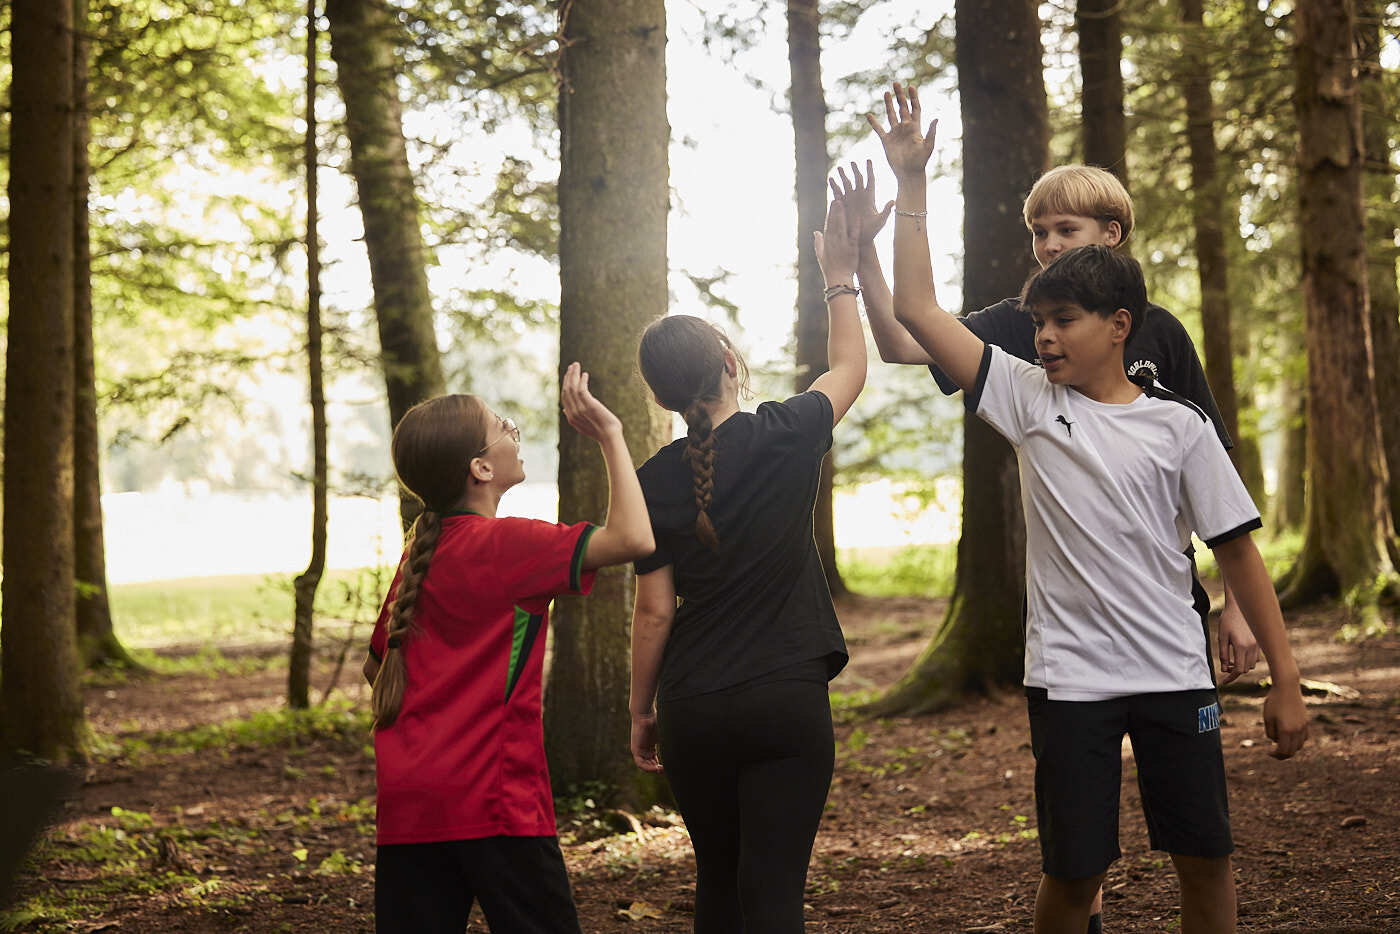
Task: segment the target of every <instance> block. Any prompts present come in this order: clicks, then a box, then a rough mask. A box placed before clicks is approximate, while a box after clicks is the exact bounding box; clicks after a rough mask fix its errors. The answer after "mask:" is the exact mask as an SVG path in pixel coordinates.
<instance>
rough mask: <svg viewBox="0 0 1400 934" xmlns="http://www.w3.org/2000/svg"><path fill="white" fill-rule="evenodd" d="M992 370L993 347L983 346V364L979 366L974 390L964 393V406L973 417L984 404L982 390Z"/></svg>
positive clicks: (973, 385) (973, 386)
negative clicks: (988, 373)
mask: <svg viewBox="0 0 1400 934" xmlns="http://www.w3.org/2000/svg"><path fill="white" fill-rule="evenodd" d="M991 368H992V345H991V344H983V345H982V362H981V363H979V364H978V365H977V380H976V382H974V383H973V384H972V388H971V389H969V390H968V391H967V392H965V393H963V406H964V407H966V408H967V410H968V411H969V412H971V413H972V414H973V415H976V414H977V406H979V405H980V404H981V403H982V389H983V387H985V386H986V385H987V372H988V371H989V370H991Z"/></svg>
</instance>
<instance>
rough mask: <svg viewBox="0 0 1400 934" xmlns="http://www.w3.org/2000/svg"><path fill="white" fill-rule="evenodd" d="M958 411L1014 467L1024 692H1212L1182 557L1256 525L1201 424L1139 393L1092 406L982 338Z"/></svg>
mask: <svg viewBox="0 0 1400 934" xmlns="http://www.w3.org/2000/svg"><path fill="white" fill-rule="evenodd" d="M966 404H967V406H968V408H969V409H972V410H974V411H975V412H976V413H977V415H978V416H980V417H981V418H982V419H983V420H984V421H986V422H987V423H988V424H990V425H991V426H992V427H993V428H995V429H996V430H997V431H998V432H1000V433H1001V434H1002V435H1003V436H1004V437H1005V438H1006V439H1007V440H1008V441H1010V442H1011V444H1012V445H1014V446H1015V448H1016V454H1017V458H1018V460H1019V462H1020V472H1021V502H1022V505H1023V507H1024V509H1025V514H1026V603H1027V619H1026V678H1025V683H1026V685H1027V686H1029V687H1039V688H1045V689H1046V690H1047V691H1048V692H1049V696H1050V699H1051V700H1070V701H1089V700H1105V699H1108V698H1112V697H1122V696H1126V695H1130V694H1149V693H1155V692H1163V691H1185V690H1192V689H1197V688H1210V687H1212V686H1213V685H1214V683H1215V682H1214V680H1213V679H1212V677H1211V671H1210V661H1209V655H1208V649H1207V645H1206V639H1207V635H1206V633H1205V632H1204V631H1203V629H1202V627H1201V618H1200V616H1199V615H1197V613H1196V610H1195V608H1194V607H1193V605H1192V600H1191V560H1190V559H1189V558H1188V557H1187V556H1186V555H1185V551H1186V548H1187V547H1188V545H1190V542H1191V533H1192V532H1195V533H1196V535H1198V536H1199V537H1200V538H1201V540H1202V541H1204V542H1205V543H1206V545H1207V546H1209V547H1212V548H1213V547H1215V546H1216V545H1218V544H1220V543H1221V542H1225V541H1229V540H1230V539H1232V538H1235V537H1237V536H1239V535H1242V534H1244V533H1246V532H1249V531H1251V530H1253V529H1256V528H1259V526H1260V521H1259V511H1258V510H1257V509H1256V508H1255V506H1254V503H1253V501H1252V500H1251V499H1250V497H1249V493H1248V492H1247V491H1246V490H1245V487H1244V483H1243V482H1242V481H1241V480H1240V478H1239V475H1238V474H1237V473H1236V472H1235V469H1234V467H1233V465H1231V463H1230V458H1229V456H1228V455H1227V454H1226V453H1225V448H1224V447H1222V446H1221V444H1220V441H1219V439H1218V438H1217V437H1216V435H1215V431H1214V429H1213V428H1212V427H1211V425H1210V422H1209V421H1207V420H1206V419H1205V418H1204V417H1203V416H1202V415H1201V414H1200V412H1199V410H1197V409H1196V408H1195V407H1194V406H1191V405H1189V404H1184V403H1182V402H1179V401H1175V400H1172V399H1165V398H1155V397H1153V396H1149V395H1147V394H1143V395H1140V396H1138V397H1137V398H1136V399H1134V400H1133V401H1132V402H1130V403H1127V404H1124V405H1110V404H1106V403H1103V402H1096V401H1094V400H1093V399H1090V398H1089V397H1088V396H1085V395H1083V394H1081V393H1080V392H1078V391H1077V390H1075V389H1072V388H1070V387H1067V386H1057V385H1055V384H1053V383H1051V382H1050V381H1049V379H1047V378H1046V375H1045V371H1044V370H1042V369H1040V368H1039V367H1036V366H1033V365H1031V364H1029V363H1026V362H1025V361H1023V360H1018V359H1016V358H1015V357H1012V356H1010V355H1008V354H1007V353H1006V352H1004V351H1002V350H1001V349H1000V348H998V347H995V346H993V345H990V344H989V345H987V350H986V353H985V355H984V356H983V358H982V366H981V369H980V371H979V372H978V379H977V385H976V387H974V390H973V392H971V393H969V394H968V397H967V400H966Z"/></svg>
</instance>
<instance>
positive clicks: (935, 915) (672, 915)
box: [0, 598, 1400, 934]
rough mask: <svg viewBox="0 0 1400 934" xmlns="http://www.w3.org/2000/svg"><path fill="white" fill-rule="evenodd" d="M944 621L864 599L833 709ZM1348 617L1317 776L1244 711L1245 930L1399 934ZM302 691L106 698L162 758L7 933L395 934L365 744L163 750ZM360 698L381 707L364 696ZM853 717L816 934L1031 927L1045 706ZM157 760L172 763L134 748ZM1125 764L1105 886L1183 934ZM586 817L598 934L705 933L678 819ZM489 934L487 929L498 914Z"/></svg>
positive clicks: (1399, 777) (1397, 736) (100, 798)
mask: <svg viewBox="0 0 1400 934" xmlns="http://www.w3.org/2000/svg"><path fill="white" fill-rule="evenodd" d="M942 611H943V604H942V603H941V602H940V601H926V600H916V599H907V598H891V599H866V598H857V599H853V600H850V601H847V602H846V603H845V604H844V605H843V606H842V607H841V618H842V621H843V625H844V627H845V629H846V632H847V636H848V639H849V641H850V645H851V655H852V662H851V665H850V668H849V669H848V671H846V672H845V673H843V674H842V676H841V677H840V678H839V679H838V680H837V682H836V683H835V685H834V689H835V690H837V691H855V690H862V689H872V688H875V689H878V688H879V687H882V686H884V685H887V684H889V683H891V682H892V681H893V680H894V679H895V678H897V677H898V676H899V675H900V674H901V673H902V672H903V671H904V670H905V669H906V668H907V667H908V665H909V663H910V662H911V661H912V660H913V658H914V657H915V655H916V654H917V653H918V651H919V650H920V649H921V648H922V647H923V645H924V644H925V642H926V640H927V638H928V635H929V633H930V632H931V631H932V629H933V628H934V626H935V625H936V623H937V621H938V620H939V619H940V618H941V614H942ZM1340 622H1341V617H1340V615H1339V612H1338V611H1334V610H1329V611H1326V612H1323V611H1313V612H1300V613H1294V614H1290V617H1289V624H1290V627H1291V631H1292V634H1293V639H1294V645H1295V650H1296V651H1297V654H1298V656H1299V662H1300V664H1301V666H1302V669H1303V672H1304V676H1305V677H1307V678H1310V679H1314V680H1317V681H1326V682H1332V683H1335V684H1337V685H1341V686H1343V687H1344V688H1349V689H1351V692H1343V693H1341V694H1339V693H1336V692H1332V693H1325V694H1317V695H1313V696H1309V698H1308V703H1309V708H1310V711H1311V714H1312V718H1313V719H1312V727H1311V734H1310V738H1309V742H1308V745H1307V748H1306V749H1305V750H1304V751H1303V753H1301V754H1300V755H1299V756H1298V757H1296V758H1295V759H1293V760H1290V761H1287V762H1278V761H1275V760H1273V759H1271V758H1270V757H1269V756H1268V755H1267V752H1266V750H1267V747H1268V743H1267V742H1266V740H1265V739H1264V736H1263V730H1262V725H1261V720H1260V707H1261V703H1262V694H1260V693H1259V692H1258V691H1257V690H1249V689H1245V690H1232V691H1229V692H1227V693H1226V694H1225V695H1224V697H1223V706H1224V720H1223V724H1222V731H1223V740H1224V745H1225V757H1226V767H1227V769H1228V773H1229V779H1230V792H1231V813H1232V819H1233V823H1234V831H1235V839H1236V841H1237V845H1238V849H1237V852H1236V855H1235V863H1234V866H1235V872H1236V877H1237V880H1238V887H1239V903H1240V928H1241V929H1242V930H1245V931H1310V932H1326V931H1337V932H1343V931H1345V932H1382V931H1400V637H1397V636H1396V635H1394V634H1393V633H1392V634H1391V635H1389V636H1387V637H1384V638H1379V639H1372V640H1369V641H1366V642H1359V643H1344V642H1341V641H1338V640H1337V639H1335V638H1334V637H1333V633H1334V632H1335V631H1336V629H1337V627H1338V625H1339V624H1340ZM1261 669H1262V666H1261ZM1261 673H1262V671H1259V670H1257V671H1256V672H1255V677H1257V676H1258V675H1259V674H1261ZM353 674H354V673H353V672H350V671H347V672H346V674H345V675H343V676H342V678H341V681H342V683H345V682H349V681H351V676H352V675H353ZM325 677H327V672H326V671H325V670H322V671H320V672H318V680H317V683H318V684H322V683H324V680H323V679H324V678H325ZM284 681H285V671H284V670H282V669H280V668H277V667H275V666H267V667H265V668H264V669H263V670H260V671H256V672H254V673H252V674H242V675H237V676H232V675H223V676H218V677H208V676H189V677H178V678H159V679H153V680H152V679H148V680H132V681H130V682H129V683H125V684H122V683H109V684H106V685H95V686H93V687H92V688H90V690H89V694H88V698H87V700H88V711H89V716H90V718H91V721H92V724H93V726H94V728H95V730H96V731H97V732H98V734H99V735H101V736H105V737H108V738H112V739H120V740H122V741H124V742H125V743H126V746H125V747H123V748H127V749H131V748H136V749H138V751H137V752H132V753H129V754H123V755H119V756H116V757H114V758H110V759H108V760H105V761H101V762H99V764H97V765H96V766H95V767H94V768H93V769H92V772H91V775H90V778H89V781H88V782H87V783H86V785H85V786H84V788H83V789H82V791H81V794H80V796H79V797H78V798H77V799H76V800H74V801H72V802H71V803H70V805H69V807H68V808H67V810H66V812H65V814H64V817H63V819H62V821H61V823H60V824H59V825H58V826H57V827H55V828H54V829H53V831H52V832H51V833H50V834H49V837H48V840H47V842H46V843H45V844H44V846H43V848H42V849H41V850H40V853H39V856H38V857H37V858H36V860H35V861H34V862H33V865H32V866H31V868H30V870H29V871H28V872H27V873H26V875H25V877H24V878H23V880H22V883H21V899H22V900H21V903H20V904H19V905H18V906H16V907H17V908H25V906H26V905H27V906H28V908H27V909H26V910H30V911H35V910H36V905H39V906H40V907H38V908H37V911H38V913H39V914H41V915H44V916H43V917H32V916H31V917H30V920H27V921H26V920H24V918H25V917H26V915H24V914H23V913H22V912H13V911H12V913H11V914H10V915H9V916H8V920H6V916H5V915H0V930H16V931H79V932H84V934H93V932H100V931H108V932H114V934H122V932H143V934H144V932H151V934H166V932H224V931H229V932H232V931H249V932H280V931H288V932H357V931H365V932H368V931H372V930H373V912H372V904H373V901H372V899H373V886H374V882H373V861H374V839H373V823H374V809H373V793H374V772H373V764H372V761H371V759H370V758H369V756H368V755H367V754H366V740H367V737H366V735H365V733H364V732H363V731H362V730H359V729H341V728H336V727H334V726H332V727H329V728H323V729H320V730H312V731H308V733H307V734H306V735H305V736H300V737H297V736H292V737H290V738H287V737H284V738H283V739H281V740H278V741H275V742H274V741H265V740H264V741H258V740H256V739H249V738H248V737H247V736H246V735H245V734H242V733H230V734H229V735H227V736H224V735H223V734H217V735H216V738H215V740H214V741H213V742H212V744H210V743H208V742H206V744H205V746H204V747H203V748H201V749H199V750H197V751H192V752H179V751H170V747H169V745H168V744H169V742H170V737H171V736H177V735H191V736H197V735H199V734H198V733H197V732H196V733H188V734H186V733H180V732H176V733H165V734H161V733H159V732H158V731H190V730H197V729H198V728H200V727H201V726H202V725H205V724H214V723H218V722H220V721H226V720H228V719H229V718H233V717H247V716H249V715H252V714H254V713H256V712H257V711H262V710H273V709H275V708H277V707H279V706H280V705H281V697H282V694H283V690H284ZM351 696H352V698H353V699H354V700H355V702H356V703H361V704H362V703H363V700H364V697H363V695H362V694H361V692H360V688H359V686H358V685H354V686H352V691H351ZM838 718H839V720H838V726H837V733H836V735H837V743H838V748H837V760H836V762H837V764H836V776H835V779H834V781H833V784H832V789H831V794H830V798H829V803H828V811H827V814H826V818H825V821H824V824H823V827H822V831H821V833H820V834H819V836H818V838H817V841H816V846H815V850H814V853H813V857H812V868H811V872H810V875H809V879H808V890H807V896H808V897H807V905H808V911H807V928H808V930H811V931H822V932H833V934H834V932H861V934H871V932H896V931H897V932H944V931H948V932H955V931H956V932H970V931H997V932H1017V931H1029V930H1030V927H1031V925H1030V917H1031V907H1032V904H1033V901H1034V895H1035V886H1036V882H1037V880H1038V875H1039V851H1038V844H1037V842H1036V839H1035V832H1034V830H1035V817H1034V815H1035V810H1034V799H1033V790H1032V789H1033V785H1032V778H1033V762H1032V759H1031V753H1030V746H1029V737H1028V733H1027V726H1026V715H1025V705H1024V699H1023V698H1022V697H1020V696H1019V695H1017V694H1016V693H1014V692H1012V693H1008V694H1007V695H1005V696H1002V697H996V698H991V699H975V700H970V701H968V702H967V703H965V704H963V705H961V706H959V707H956V708H955V709H951V710H948V711H945V712H943V713H940V714H937V715H934V716H926V717H917V718H893V719H888V720H870V719H862V718H860V717H858V716H856V715H854V714H852V713H850V712H848V711H843V712H841V713H839V714H838ZM342 719H343V718H342ZM140 740H145V741H147V742H149V744H150V745H151V749H152V751H151V752H150V753H149V754H143V753H141V752H140V751H139V749H140V746H139V744H137V745H135V746H133V743H134V742H135V741H140ZM162 750H164V751H162ZM1124 758H1125V762H1124V782H1123V789H1122V797H1123V807H1122V814H1123V819H1122V827H1121V831H1120V836H1121V844H1122V850H1123V858H1122V859H1121V860H1119V861H1118V862H1117V863H1116V864H1115V865H1114V867H1113V868H1112V870H1111V871H1110V873H1109V877H1108V881H1107V883H1106V894H1105V907H1104V921H1105V929H1106V930H1108V931H1111V932H1129V931H1169V930H1176V929H1179V924H1178V922H1177V921H1176V913H1177V895H1176V886H1175V882H1174V880H1173V877H1172V873H1171V871H1170V864H1169V863H1168V862H1166V861H1165V860H1164V854H1161V853H1155V852H1152V851H1151V850H1149V849H1148V846H1147V832H1146V828H1145V825H1144V823H1143V819H1142V816H1141V812H1140V809H1139V801H1138V795H1137V789H1136V783H1135V782H1134V781H1133V778H1132V776H1133V771H1132V763H1131V755H1130V753H1129V752H1127V751H1126V750H1125V752H1124ZM556 790H557V789H556ZM585 797H586V796H582V795H580V796H576V797H575V798H574V799H572V800H570V801H561V809H560V834H561V840H562V841H563V843H564V854H565V859H566V860H567V862H568V865H569V871H570V875H571V878H572V880H573V886H574V894H575V897H576V899H577V901H578V905H579V909H580V914H581V916H582V918H583V927H584V930H585V931H587V932H611V931H636V932H661V931H688V930H690V929H691V923H692V912H693V904H694V880H695V877H694V868H695V867H694V859H693V857H692V855H691V851H690V847H689V843H688V839H687V837H686V834H685V830H684V827H683V825H682V824H681V823H680V821H679V819H678V818H677V817H676V816H675V815H674V814H671V813H669V812H664V811H656V810H654V811H652V812H648V813H646V814H642V815H620V814H618V813H614V812H608V811H606V810H600V809H598V808H596V807H590V806H589V803H588V802H586V801H584V800H583V799H584V798H585ZM593 804H597V802H593ZM634 820H635V823H633V821H634ZM614 824H616V825H620V826H623V827H635V828H636V829H629V830H626V831H625V832H617V831H615V830H613V829H611V827H612V825H614ZM637 830H640V833H638V832H637ZM24 899H30V901H28V902H26V901H24ZM33 899H38V902H35V901H34V900H33ZM43 905H47V906H48V907H47V908H45V907H42V906H43ZM59 915H66V920H55V918H56V917H58V916H59ZM470 930H472V931H484V930H486V927H485V925H484V923H483V922H482V921H481V920H480V917H479V915H478V916H477V917H476V918H474V920H473V922H472V925H471V927H470Z"/></svg>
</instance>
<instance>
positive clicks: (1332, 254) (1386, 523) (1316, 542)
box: [1284, 0, 1394, 614]
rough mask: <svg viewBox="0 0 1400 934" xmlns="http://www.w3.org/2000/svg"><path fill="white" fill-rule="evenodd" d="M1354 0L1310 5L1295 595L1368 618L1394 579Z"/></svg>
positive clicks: (1300, 25) (1302, 39)
mask: <svg viewBox="0 0 1400 934" xmlns="http://www.w3.org/2000/svg"><path fill="white" fill-rule="evenodd" d="M1354 27H1355V17H1354V8H1353V3H1352V0H1300V2H1299V3H1298V6H1297V10H1296V13H1295V28H1296V30H1297V42H1296V46H1295V48H1296V51H1295V55H1296V65H1297V92H1296V95H1295V98H1294V101H1295V106H1296V108H1297V112H1298V136H1299V180H1298V188H1299V199H1300V208H1301V211H1300V217H1299V232H1300V237H1301V239H1302V248H1303V302H1304V312H1305V315H1306V319H1307V324H1306V335H1307V349H1308V407H1307V419H1308V477H1309V489H1308V502H1307V520H1306V523H1305V531H1304V544H1303V551H1302V554H1301V555H1300V556H1299V558H1298V562H1297V564H1296V565H1295V567H1294V568H1293V570H1292V572H1290V575H1289V578H1288V590H1287V592H1286V593H1285V594H1284V598H1285V600H1286V601H1287V602H1288V603H1290V604H1293V603H1297V602H1301V601H1304V600H1308V599H1315V598H1317V597H1320V596H1324V595H1326V594H1328V593H1329V592H1331V593H1337V592H1338V591H1340V593H1341V594H1342V595H1343V596H1344V597H1345V598H1346V599H1347V600H1348V602H1349V603H1350V604H1351V605H1352V606H1355V607H1358V608H1360V609H1361V611H1362V612H1363V613H1371V614H1374V612H1375V597H1376V595H1377V594H1378V592H1379V589H1380V587H1381V586H1383V585H1388V584H1390V583H1391V581H1392V579H1393V577H1394V570H1393V568H1392V565H1391V562H1390V557H1389V548H1390V545H1391V539H1392V537H1393V534H1394V533H1393V527H1392V525H1391V521H1390V510H1389V504H1388V502H1387V499H1386V488H1385V485H1386V467H1385V458H1384V454H1383V453H1382V450H1381V442H1380V422H1379V419H1378V416H1377V412H1376V393H1375V382H1374V376H1373V374H1374V366H1373V362H1372V347H1371V327H1370V321H1369V319H1368V315H1369V305H1368V302H1367V291H1366V249H1365V230H1366V227H1365V217H1364V212H1363V209H1362V199H1361V174H1362V159H1361V152H1362V150H1361V119H1360V108H1359V106H1358V101H1357V96H1356V57H1355V46H1354V36H1355V28H1354Z"/></svg>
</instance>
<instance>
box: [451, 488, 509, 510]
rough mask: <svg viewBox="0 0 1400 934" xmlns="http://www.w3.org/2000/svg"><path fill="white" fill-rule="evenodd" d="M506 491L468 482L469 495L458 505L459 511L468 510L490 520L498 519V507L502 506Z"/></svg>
mask: <svg viewBox="0 0 1400 934" xmlns="http://www.w3.org/2000/svg"><path fill="white" fill-rule="evenodd" d="M505 492H506V491H505V490H498V489H496V487H495V486H494V485H493V484H490V483H475V482H472V481H468V487H467V494H466V495H465V496H463V497H462V499H461V501H460V502H458V503H457V506H456V508H457V510H459V511H461V510H467V511H470V512H474V513H477V514H479V515H483V516H486V517H487V518H488V519H494V518H496V507H497V506H499V505H500V502H501V497H502V496H504V495H505Z"/></svg>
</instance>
